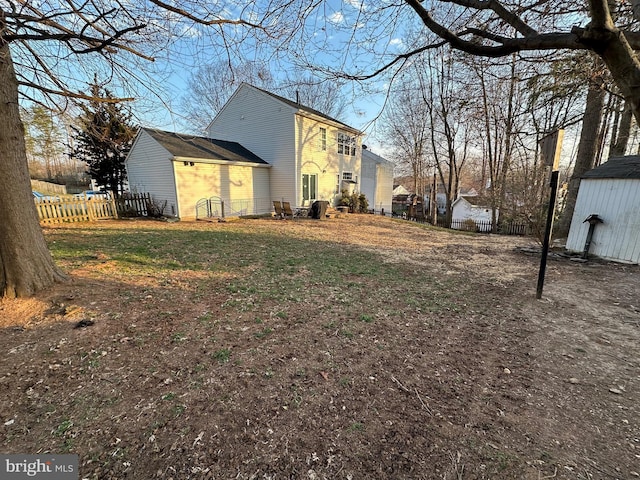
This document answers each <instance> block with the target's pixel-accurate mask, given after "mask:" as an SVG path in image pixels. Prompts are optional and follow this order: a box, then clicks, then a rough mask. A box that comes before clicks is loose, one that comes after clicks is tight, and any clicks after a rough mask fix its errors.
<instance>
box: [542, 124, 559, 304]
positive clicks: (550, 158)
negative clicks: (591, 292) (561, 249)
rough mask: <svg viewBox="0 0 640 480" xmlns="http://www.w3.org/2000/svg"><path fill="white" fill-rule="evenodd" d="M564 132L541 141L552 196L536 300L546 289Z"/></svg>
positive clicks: (556, 132)
mask: <svg viewBox="0 0 640 480" xmlns="http://www.w3.org/2000/svg"><path fill="white" fill-rule="evenodd" d="M563 138H564V130H556V131H555V132H552V133H551V134H549V135H547V136H546V137H544V138H542V140H540V153H541V155H542V160H543V162H544V164H545V165H547V166H549V167H551V181H550V186H551V194H550V195H549V208H548V209H547V226H546V228H545V232H544V241H543V244H542V256H541V258H540V270H539V272H538V287H537V289H536V298H537V299H538V300H539V299H541V298H542V289H543V287H544V275H545V272H546V270H547V255H548V254H549V243H551V232H552V230H553V214H554V213H555V211H556V194H557V191H558V168H559V165H560V152H561V150H562V140H563Z"/></svg>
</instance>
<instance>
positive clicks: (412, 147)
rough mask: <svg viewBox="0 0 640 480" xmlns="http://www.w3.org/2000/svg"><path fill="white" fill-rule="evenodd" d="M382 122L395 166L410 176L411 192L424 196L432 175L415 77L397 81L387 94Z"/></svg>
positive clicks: (424, 117)
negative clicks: (397, 83)
mask: <svg viewBox="0 0 640 480" xmlns="http://www.w3.org/2000/svg"><path fill="white" fill-rule="evenodd" d="M381 123H382V127H381V130H382V134H383V135H384V138H385V140H386V142H387V144H388V145H389V147H391V149H392V152H393V156H394V160H395V163H396V164H397V165H398V166H399V167H400V168H401V169H402V170H403V171H404V173H405V174H410V175H411V177H412V179H413V191H414V192H415V193H417V194H418V195H419V196H424V194H425V190H426V186H427V185H428V184H429V183H430V177H431V174H432V172H433V162H431V161H429V157H428V151H429V126H430V122H429V114H428V111H427V108H426V107H425V105H424V102H423V96H422V94H421V92H420V84H419V83H418V82H415V79H414V78H411V79H408V80H405V81H401V82H399V85H398V86H396V87H395V88H394V89H393V90H392V91H391V92H390V98H389V103H388V105H387V108H386V109H385V112H384V114H383V116H382V121H381Z"/></svg>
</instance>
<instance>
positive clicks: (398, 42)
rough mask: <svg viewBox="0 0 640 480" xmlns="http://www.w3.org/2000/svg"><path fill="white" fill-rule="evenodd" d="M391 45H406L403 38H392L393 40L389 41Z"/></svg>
mask: <svg viewBox="0 0 640 480" xmlns="http://www.w3.org/2000/svg"><path fill="white" fill-rule="evenodd" d="M389 45H391V46H392V47H398V48H399V47H402V45H404V42H403V41H402V39H401V38H392V39H391V41H390V42H389Z"/></svg>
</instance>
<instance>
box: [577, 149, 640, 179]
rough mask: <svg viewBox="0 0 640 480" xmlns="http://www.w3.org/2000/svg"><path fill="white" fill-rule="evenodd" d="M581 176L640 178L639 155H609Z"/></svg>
mask: <svg viewBox="0 0 640 480" xmlns="http://www.w3.org/2000/svg"><path fill="white" fill-rule="evenodd" d="M582 178H622V179H640V155H629V156H625V157H611V158H610V159H609V160H608V161H607V162H605V163H603V164H602V165H600V166H598V167H596V168H594V169H592V170H589V171H588V172H586V173H585V174H584V175H582Z"/></svg>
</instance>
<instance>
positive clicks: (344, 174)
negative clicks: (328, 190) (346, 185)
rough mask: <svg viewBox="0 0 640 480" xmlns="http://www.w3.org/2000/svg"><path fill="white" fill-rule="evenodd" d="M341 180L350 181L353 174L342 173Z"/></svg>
mask: <svg viewBox="0 0 640 480" xmlns="http://www.w3.org/2000/svg"><path fill="white" fill-rule="evenodd" d="M342 180H347V181H349V182H350V181H351V180H353V172H342Z"/></svg>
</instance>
